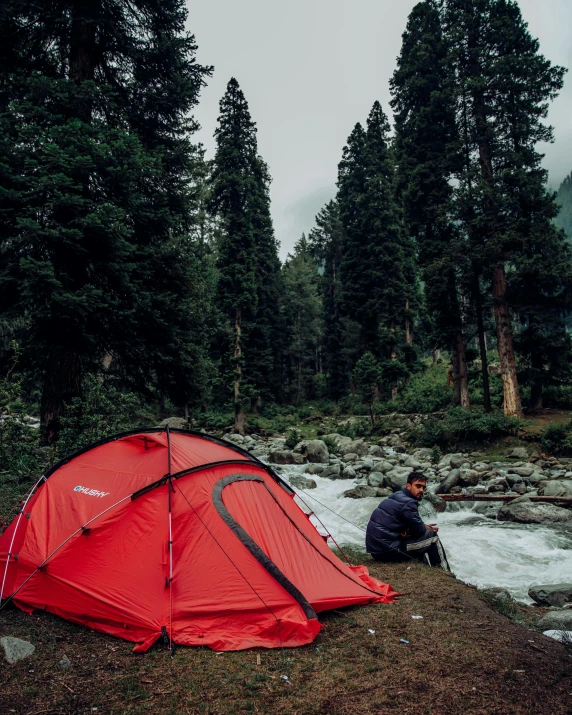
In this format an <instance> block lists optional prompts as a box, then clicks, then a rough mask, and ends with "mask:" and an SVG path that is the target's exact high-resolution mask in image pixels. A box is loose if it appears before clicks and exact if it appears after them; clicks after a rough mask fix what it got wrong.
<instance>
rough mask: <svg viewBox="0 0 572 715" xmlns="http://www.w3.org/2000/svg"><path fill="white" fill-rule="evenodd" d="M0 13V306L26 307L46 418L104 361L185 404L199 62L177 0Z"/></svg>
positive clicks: (20, 6) (191, 391) (79, 3)
mask: <svg viewBox="0 0 572 715" xmlns="http://www.w3.org/2000/svg"><path fill="white" fill-rule="evenodd" d="M0 12H1V13H2V14H1V16H0V33H1V37H0V47H2V49H1V50H0V52H1V53H2V63H1V66H0V163H1V165H2V176H1V181H0V214H1V217H2V221H1V222H0V223H1V227H0V250H1V251H2V260H1V261H0V310H2V312H4V313H9V314H11V315H15V316H17V315H22V316H24V315H25V316H27V323H26V329H25V330H24V332H23V336H22V342H23V347H24V351H25V354H26V355H27V356H28V358H29V360H30V363H32V362H33V364H34V366H35V367H37V368H38V370H39V371H40V373H41V380H42V384H43V392H42V405H41V416H42V422H43V425H44V427H45V426H46V425H47V424H48V423H51V424H52V425H53V426H57V423H58V418H59V416H60V415H61V414H62V413H63V411H64V409H65V403H66V402H67V401H69V400H70V399H71V398H73V397H74V396H75V395H77V394H78V393H79V392H80V390H81V382H82V377H83V375H84V374H85V373H86V372H88V371H94V370H97V369H99V366H100V364H101V359H102V357H103V355H105V354H111V355H113V356H114V357H115V358H116V364H117V365H119V366H121V368H122V369H123V373H124V375H126V376H127V377H128V378H129V379H131V380H132V381H133V382H134V383H135V384H136V386H137V387H138V388H139V389H142V390H145V389H147V388H148V386H149V385H150V384H152V383H153V382H154V381H155V382H156V383H157V382H158V383H159V387H160V389H161V390H162V391H164V390H166V391H168V392H170V393H171V394H172V395H173V397H175V398H176V399H178V398H179V397H181V396H182V397H183V399H184V400H185V401H186V400H188V399H190V398H191V397H192V396H193V395H194V396H195V397H196V396H197V394H198V393H199V392H200V391H201V389H202V387H201V384H202V383H203V382H204V381H203V380H202V378H200V379H199V380H198V381H197V378H198V377H199V376H200V375H201V374H202V373H203V372H204V370H203V368H204V365H203V364H202V363H201V361H202V360H203V357H204V355H203V353H202V352H201V343H203V344H204V334H203V332H202V325H203V315H204V311H202V310H200V309H198V310H197V307H198V305H199V304H200V300H199V299H198V298H197V299H198V300H199V303H196V302H195V301H194V299H193V295H196V294H197V289H198V291H199V293H200V287H199V286H197V284H196V281H197V280H200V279H199V276H198V273H197V272H196V271H195V269H194V268H193V267H192V265H191V264H189V263H188V262H187V261H186V258H185V257H186V256H187V255H188V254H187V252H185V251H182V250H181V240H182V238H183V237H184V235H185V234H186V233H187V232H188V230H189V228H190V226H189V216H190V215H191V214H192V198H191V194H190V192H189V181H190V179H191V178H192V175H193V172H194V167H195V154H194V151H193V147H192V145H191V144H190V141H189V132H191V131H193V129H194V128H195V124H194V123H193V121H192V120H191V119H188V117H189V112H190V110H192V108H193V106H194V105H195V104H196V102H197V100H198V94H199V91H200V88H201V85H202V84H203V82H204V79H205V77H206V76H207V75H208V74H209V71H210V70H209V68H206V67H202V66H200V65H198V64H196V63H195V52H196V45H195V42H194V38H193V37H192V36H191V35H188V34H186V33H185V29H184V25H185V21H186V17H187V11H186V9H185V5H184V2H183V1H182V0H168V2H164V3H157V2H155V1H154V0H142V2H139V3H137V4H133V3H130V2H127V0H112V1H111V2H106V3H103V2H100V1H95V2H93V1H88V0H70V1H69V2H62V3H47V4H46V3H36V2H31V1H29V0H22V1H20V0H18V2H16V1H15V0H14V1H11V0H7V1H6V2H4V3H2V7H1V9H0ZM201 355H202V356H203V357H201Z"/></svg>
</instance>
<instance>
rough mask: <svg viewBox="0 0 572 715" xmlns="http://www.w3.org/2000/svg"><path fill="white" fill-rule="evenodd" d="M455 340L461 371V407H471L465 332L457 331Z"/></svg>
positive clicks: (459, 373)
mask: <svg viewBox="0 0 572 715" xmlns="http://www.w3.org/2000/svg"><path fill="white" fill-rule="evenodd" d="M455 342H456V345H455V352H456V353H457V367H458V371H459V372H458V375H457V380H458V382H459V404H460V405H461V407H470V406H471V401H470V399H469V378H468V374H467V358H466V356H465V341H464V340H463V333H462V332H461V331H459V332H458V333H457V335H456V340H455Z"/></svg>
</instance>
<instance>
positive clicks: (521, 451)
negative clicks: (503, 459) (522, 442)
mask: <svg viewBox="0 0 572 715" xmlns="http://www.w3.org/2000/svg"><path fill="white" fill-rule="evenodd" d="M506 456H507V457H513V458H516V459H528V450H527V449H526V447H515V448H514V449H509V450H508V452H506Z"/></svg>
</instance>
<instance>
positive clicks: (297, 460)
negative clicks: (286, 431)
mask: <svg viewBox="0 0 572 715" xmlns="http://www.w3.org/2000/svg"><path fill="white" fill-rule="evenodd" d="M268 461H269V462H271V463H272V464H306V457H304V455H303V454H297V453H296V452H289V451H288V450H276V452H271V453H270V454H269V456H268Z"/></svg>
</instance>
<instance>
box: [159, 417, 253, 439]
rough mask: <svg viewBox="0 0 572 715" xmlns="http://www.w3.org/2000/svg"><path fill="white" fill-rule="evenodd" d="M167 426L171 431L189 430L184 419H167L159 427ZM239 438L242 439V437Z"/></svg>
mask: <svg viewBox="0 0 572 715" xmlns="http://www.w3.org/2000/svg"><path fill="white" fill-rule="evenodd" d="M167 425H168V426H169V429H189V423H188V422H187V420H186V419H185V418H184V417H167V419H166V420H163V421H162V422H161V423H160V424H159V427H167ZM238 436H239V437H240V435H238Z"/></svg>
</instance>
